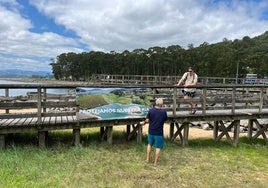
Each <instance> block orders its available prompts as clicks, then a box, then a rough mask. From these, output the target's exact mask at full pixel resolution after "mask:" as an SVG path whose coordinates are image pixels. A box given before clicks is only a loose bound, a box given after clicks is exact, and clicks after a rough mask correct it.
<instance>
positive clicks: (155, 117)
mask: <svg viewBox="0 0 268 188" xmlns="http://www.w3.org/2000/svg"><path fill="white" fill-rule="evenodd" d="M162 106H163V99H161V98H158V99H156V101H155V107H154V108H151V109H150V110H149V111H148V113H147V116H146V119H145V120H144V121H142V122H141V123H140V124H141V125H145V124H146V123H149V128H148V146H147V152H146V154H147V155H146V162H147V163H149V162H150V157H151V152H152V147H153V146H154V145H155V148H156V150H155V158H154V166H157V163H158V159H159V156H160V152H161V149H162V148H163V146H164V122H165V121H166V120H167V111H166V110H164V109H162Z"/></svg>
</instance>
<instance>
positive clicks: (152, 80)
mask: <svg viewBox="0 0 268 188" xmlns="http://www.w3.org/2000/svg"><path fill="white" fill-rule="evenodd" d="M180 78H181V76H153V75H119V74H93V75H92V76H91V82H93V83H102V84H103V85H107V84H114V85H125V84H134V85H135V84H136V85H166V84H168V85H172V84H175V83H177V82H178V80H179V79H180ZM198 82H199V83H200V84H203V85H211V84H216V85H217V84H245V83H246V78H225V77H198ZM254 83H255V84H259V85H268V81H267V79H255V81H254Z"/></svg>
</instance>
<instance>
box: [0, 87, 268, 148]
mask: <svg viewBox="0 0 268 188" xmlns="http://www.w3.org/2000/svg"><path fill="white" fill-rule="evenodd" d="M78 86H81V85H51V84H50V85H49V84H20V85H5V84H2V85H0V89H2V90H5V96H1V97H0V110H1V111H2V112H1V113H0V147H2V148H3V147H5V138H6V136H7V135H8V134H12V133H23V132H37V134H38V138H39V145H40V146H41V147H44V146H45V145H46V137H47V134H48V132H49V131H52V130H62V129H72V130H73V142H74V144H75V145H78V144H80V132H81V129H83V128H90V127H99V128H100V131H101V138H102V139H103V140H104V139H107V141H108V142H109V143H112V141H113V140H112V139H113V137H112V133H113V127H114V126H126V127H127V136H128V138H129V139H130V138H131V137H132V136H136V137H137V141H138V142H141V139H142V126H141V125H140V124H139V122H140V121H141V120H143V118H131V119H114V120H78V119H77V117H76V113H77V111H78V109H79V106H77V104H76V94H75V89H76V87H78ZM83 86H86V87H101V88H107V87H109V88H110V87H124V88H127V87H130V88H133V87H134V88H135V87H136V88H151V89H152V93H151V94H150V96H151V97H152V99H154V98H158V97H161V98H163V99H164V108H165V109H166V110H167V111H168V123H169V125H170V133H169V138H170V139H171V140H180V141H181V144H182V146H187V145H188V136H189V128H190V127H191V124H194V123H196V122H200V121H209V122H213V132H214V134H213V138H214V140H215V141H219V140H221V139H222V138H224V137H225V138H226V139H227V141H228V142H230V143H231V144H233V145H235V146H236V145H237V144H238V141H239V133H240V121H241V120H248V137H250V138H258V137H262V138H263V139H264V140H265V141H266V142H268V140H267V128H268V123H267V122H266V123H260V119H267V118H268V99H267V98H268V86H265V85H253V86H248V85H230V84H218V85H217V84H213V85H200V86H197V87H196V89H197V96H196V97H195V98H194V99H193V100H192V101H193V102H195V103H197V104H198V111H197V112H196V114H194V115H190V114H189V113H188V111H189V109H188V103H189V102H190V101H189V100H185V99H183V97H182V94H181V89H182V88H181V87H174V86H172V85H165V86H163V85H158V86H157V85H153V86H149V85H138V84H136V85H134V86H133V85H131V86H129V84H128V85H120V86H119V85H103V84H101V85H96V84H95V85H92V84H89V85H83ZM18 89H32V90H35V91H36V92H29V93H28V95H25V96H15V97H14V96H10V95H9V93H10V91H11V90H18ZM50 89H64V90H66V89H68V90H69V91H70V93H69V94H50V93H49V92H48V90H50ZM153 101H154V100H152V102H153ZM25 110H26V111H25Z"/></svg>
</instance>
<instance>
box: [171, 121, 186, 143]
mask: <svg viewBox="0 0 268 188" xmlns="http://www.w3.org/2000/svg"><path fill="white" fill-rule="evenodd" d="M175 125H176V128H177V131H176V132H175V134H174V135H173V136H172V137H171V141H174V140H175V138H176V137H177V136H179V137H180V140H181V145H182V146H183V147H185V146H188V136H189V123H188V122H183V123H182V125H181V126H180V125H179V123H175ZM182 132H183V133H182Z"/></svg>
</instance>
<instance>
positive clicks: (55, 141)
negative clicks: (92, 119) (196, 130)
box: [6, 129, 267, 148]
mask: <svg viewBox="0 0 268 188" xmlns="http://www.w3.org/2000/svg"><path fill="white" fill-rule="evenodd" d="M46 144H47V147H48V148H54V147H58V146H61V147H72V146H73V134H72V131H70V130H69V131H66V130H64V131H52V132H49V133H48V135H47V140H46ZM137 144H138V143H137V140H136V138H132V139H131V140H128V139H127V134H126V132H124V131H114V132H113V146H117V147H120V148H124V147H126V148H128V147H132V146H133V145H137ZM6 145H7V147H13V146H18V147H25V146H27V147H28V146H34V147H38V135H37V133H20V134H10V135H8V136H7V137H6ZM142 145H147V135H143V138H142ZM252 145H263V146H265V145H267V143H266V142H265V140H264V139H262V138H257V139H250V138H247V137H240V138H239V143H238V147H239V146H252ZM81 146H83V147H105V148H109V147H111V145H110V144H108V143H107V141H106V139H105V138H101V135H100V131H99V129H95V130H93V131H92V130H87V131H81ZM165 146H167V147H175V148H176V147H182V146H181V141H180V140H175V141H174V142H172V141H170V140H169V139H168V138H165ZM186 147H191V148H200V147H202V148H204V147H216V148H218V147H233V146H232V144H230V143H229V142H227V141H226V140H224V139H223V140H221V141H218V142H216V141H214V140H213V139H211V138H197V139H190V140H189V141H188V146H186Z"/></svg>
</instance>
